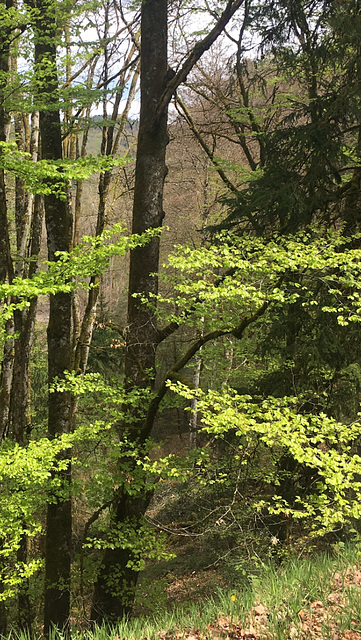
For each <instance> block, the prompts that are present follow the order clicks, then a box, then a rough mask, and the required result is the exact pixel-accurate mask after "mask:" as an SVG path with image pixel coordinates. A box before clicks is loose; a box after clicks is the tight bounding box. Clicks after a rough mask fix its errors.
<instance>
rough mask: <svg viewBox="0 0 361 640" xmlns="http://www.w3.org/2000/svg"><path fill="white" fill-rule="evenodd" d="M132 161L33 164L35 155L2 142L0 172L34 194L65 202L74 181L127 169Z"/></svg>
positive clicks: (104, 159)
mask: <svg viewBox="0 0 361 640" xmlns="http://www.w3.org/2000/svg"><path fill="white" fill-rule="evenodd" d="M127 160H128V159H125V158H123V157H115V158H113V157H111V156H105V155H98V156H91V155H89V156H86V157H85V158H77V159H76V160H70V159H68V158H65V159H64V160H55V161H50V160H39V161H38V162H33V161H32V159H31V154H30V153H26V152H24V151H19V150H18V149H17V145H16V143H15V142H0V169H4V170H5V171H7V172H9V173H10V174H11V175H13V176H15V177H17V178H20V179H21V180H22V181H23V183H24V187H25V188H26V189H27V190H28V191H29V192H30V193H38V194H44V195H48V194H50V193H55V194H56V195H57V197H58V198H60V199H63V200H65V199H66V192H65V188H66V187H67V186H68V185H69V183H70V182H71V181H72V180H86V179H88V178H89V177H90V176H91V175H93V174H94V173H98V172H102V171H109V169H111V168H112V167H119V166H123V165H124V164H125V162H126V161H127Z"/></svg>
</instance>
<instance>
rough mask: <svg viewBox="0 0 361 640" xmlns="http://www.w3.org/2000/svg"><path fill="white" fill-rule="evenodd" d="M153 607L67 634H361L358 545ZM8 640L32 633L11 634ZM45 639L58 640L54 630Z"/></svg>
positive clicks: (83, 637) (267, 567)
mask: <svg viewBox="0 0 361 640" xmlns="http://www.w3.org/2000/svg"><path fill="white" fill-rule="evenodd" d="M154 604H155V605H156V603H154ZM148 609H150V606H149V607H148ZM154 610H156V611H157V613H156V614H155V615H147V616H139V617H134V618H130V619H128V620H123V621H122V622H119V624H118V625H117V626H114V627H111V628H110V627H105V626H104V627H100V628H96V629H95V630H92V631H90V630H88V631H84V630H82V631H81V630H79V627H77V625H76V624H74V626H73V628H72V638H73V639H74V640H141V639H142V640H173V639H176V640H207V639H208V638H217V640H221V639H222V638H224V639H225V640H232V639H234V640H236V639H241V638H244V637H246V638H252V639H255V640H258V639H263V638H264V639H269V640H270V639H271V638H272V640H288V638H290V639H293V638H295V639H296V640H297V639H304V638H317V639H319V638H325V639H328V640H329V639H331V640H336V639H337V640H343V639H344V638H345V639H346V640H356V639H360V640H361V546H360V545H359V544H357V545H356V544H352V545H351V544H350V545H342V543H341V544H338V545H336V546H335V547H334V549H333V552H332V553H318V554H314V555H313V556H310V557H306V558H294V559H291V560H290V559H289V560H287V561H284V562H283V563H281V564H277V563H276V562H274V561H269V560H268V561H267V562H265V563H264V564H263V565H262V566H261V567H260V569H259V570H258V571H257V573H255V574H254V575H252V576H250V580H249V584H248V585H246V586H244V585H243V586H242V587H240V588H234V587H233V588H232V589H227V588H219V587H217V588H216V590H215V593H214V595H213V597H210V598H206V599H204V600H202V599H201V600H199V601H198V602H195V601H194V602H187V603H183V604H182V603H179V604H177V605H173V607H172V609H169V608H167V607H166V606H164V607H163V609H160V608H159V607H157V606H155V607H154ZM40 637H41V636H40V635H39V636H38V638H40ZM7 640H31V639H30V638H29V637H28V636H27V635H26V634H16V633H15V632H13V633H11V634H10V635H9V636H8V638H7ZM51 640H65V638H64V636H63V635H62V634H61V633H58V632H57V633H54V634H53V636H52V638H51Z"/></svg>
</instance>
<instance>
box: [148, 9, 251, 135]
mask: <svg viewBox="0 0 361 640" xmlns="http://www.w3.org/2000/svg"><path fill="white" fill-rule="evenodd" d="M243 2H244V0H228V3H227V6H226V8H225V10H224V11H223V13H222V15H221V17H220V18H219V20H218V22H216V24H215V26H214V27H213V29H212V30H211V31H210V32H209V33H208V34H207V35H206V37H205V38H203V40H201V41H200V42H197V43H196V44H195V46H194V47H193V49H192V51H191V53H190V54H189V56H188V58H186V60H185V61H184V63H183V65H182V67H181V68H180V69H179V71H177V73H176V74H175V75H174V76H173V78H172V79H171V80H169V82H168V83H167V86H166V88H165V90H164V92H163V95H162V97H161V99H160V101H159V104H158V107H157V111H156V114H155V121H156V122H157V121H158V119H159V118H160V116H161V114H162V113H163V112H164V110H165V109H166V108H167V107H168V104H169V102H170V100H171V97H172V96H173V94H174V93H175V91H176V90H177V89H178V87H179V85H181V84H182V82H184V81H185V79H186V78H187V75H188V74H189V73H190V72H191V71H192V69H193V67H194V65H195V64H196V63H197V62H198V60H199V59H200V58H201V57H202V55H203V54H204V52H205V51H208V49H209V48H210V47H211V46H212V44H213V43H214V42H215V41H216V40H217V38H218V36H219V35H220V34H221V33H222V31H223V29H224V27H225V26H226V25H227V24H228V22H229V21H230V19H231V18H232V16H233V15H234V14H235V12H236V11H237V9H239V8H240V6H241V5H242V4H243Z"/></svg>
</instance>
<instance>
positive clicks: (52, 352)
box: [34, 0, 72, 635]
mask: <svg viewBox="0 0 361 640" xmlns="http://www.w3.org/2000/svg"><path fill="white" fill-rule="evenodd" d="M35 11H36V19H35V25H34V32H35V69H36V73H37V74H38V78H39V82H38V95H39V98H40V103H42V104H45V105H46V109H42V108H41V109H40V138H41V156H42V158H43V159H46V160H58V159H61V158H62V140H61V125H60V114H59V107H58V77H57V69H56V36H57V24H56V11H57V3H56V2H54V1H53V0H37V2H36V8H35ZM44 207H45V223H46V231H47V245H48V258H49V260H52V261H53V260H55V259H56V258H55V252H56V251H69V249H70V245H71V231H72V221H71V216H70V212H69V208H68V207H67V203H66V201H65V200H61V199H59V198H58V197H57V196H55V195H54V194H50V195H47V196H45V199H44ZM71 311H72V295H71V294H67V293H57V294H56V295H52V296H51V297H50V314H49V324H48V329H47V341H48V378H49V384H51V383H52V382H53V381H54V379H55V378H56V377H57V378H61V377H62V376H63V374H64V371H66V370H70V368H71V347H72V342H71ZM70 427H71V397H70V393H69V392H60V391H55V392H53V393H50V394H49V399H48V431H49V437H50V438H54V437H56V436H57V435H60V434H62V433H67V432H69V430H70ZM62 457H63V458H64V459H65V460H66V461H67V466H66V469H65V470H64V471H61V472H59V476H58V477H59V479H60V481H61V485H62V492H61V493H62V496H61V497H59V496H53V501H52V502H51V503H50V504H48V510H47V522H46V549H45V604H44V633H45V634H46V635H48V634H49V632H50V630H51V628H52V627H57V628H59V629H65V630H66V629H67V627H68V622H69V614H70V563H71V527H72V519H71V495H70V484H71V468H70V459H69V458H68V454H67V453H64V454H63V456H62Z"/></svg>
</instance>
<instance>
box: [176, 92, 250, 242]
mask: <svg viewBox="0 0 361 640" xmlns="http://www.w3.org/2000/svg"><path fill="white" fill-rule="evenodd" d="M178 105H179V106H180V107H181V109H182V111H183V114H182V113H180V111H179V109H178ZM175 106H176V109H177V111H178V113H179V115H183V117H184V119H185V121H186V123H187V124H188V126H189V128H190V130H191V131H192V133H193V135H194V137H195V138H196V139H197V140H198V142H199V144H200V146H201V147H202V149H203V150H204V151H205V153H206V154H207V156H208V158H209V159H210V161H211V162H212V164H213V166H214V168H215V169H216V171H217V173H218V175H219V177H220V178H221V180H222V181H223V182H224V184H225V185H226V187H227V189H229V190H230V191H231V192H232V193H234V195H235V196H236V198H237V200H238V198H239V189H238V188H237V187H236V186H235V185H234V184H233V182H231V180H230V179H229V178H228V176H227V175H226V174H225V172H224V171H223V169H222V168H221V167H220V166H219V163H218V162H217V160H216V159H215V157H214V152H213V150H212V149H210V148H209V147H208V145H207V143H206V141H205V139H204V138H203V137H202V136H201V134H200V132H199V130H198V129H197V126H196V124H195V123H194V121H193V119H192V116H191V114H190V113H189V111H188V109H187V107H186V105H185V104H184V102H183V101H182V100H181V99H180V98H179V96H176V98H175ZM247 218H248V220H249V221H250V223H251V224H252V227H253V228H254V230H255V231H256V232H257V233H259V234H261V232H262V229H261V227H260V225H259V224H258V222H257V220H256V219H255V217H254V216H253V215H252V214H251V213H247Z"/></svg>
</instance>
